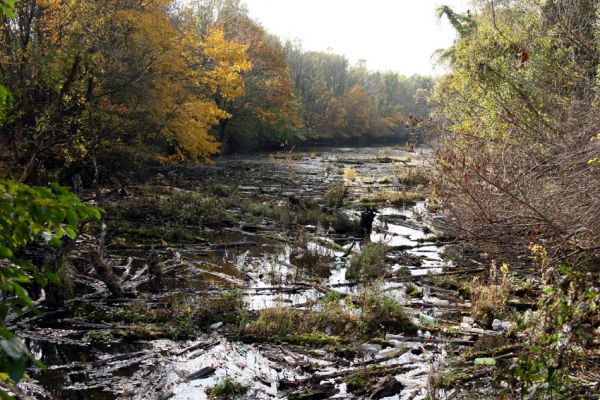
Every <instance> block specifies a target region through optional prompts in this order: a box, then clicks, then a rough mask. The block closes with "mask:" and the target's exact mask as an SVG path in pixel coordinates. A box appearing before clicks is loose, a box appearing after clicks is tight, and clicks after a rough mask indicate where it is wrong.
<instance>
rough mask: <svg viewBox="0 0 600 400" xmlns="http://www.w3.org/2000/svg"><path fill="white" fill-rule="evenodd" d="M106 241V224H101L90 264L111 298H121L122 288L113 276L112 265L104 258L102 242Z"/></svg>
mask: <svg viewBox="0 0 600 400" xmlns="http://www.w3.org/2000/svg"><path fill="white" fill-rule="evenodd" d="M105 240H106V224H102V233H101V234H100V240H99V241H98V246H97V247H96V249H95V251H94V252H92V264H93V265H94V267H95V268H96V273H97V274H98V276H100V279H101V280H102V281H103V282H104V283H105V284H106V287H108V290H109V291H110V293H111V295H112V296H113V297H122V296H123V288H122V287H121V283H120V282H119V279H118V278H117V276H116V275H115V273H114V271H113V268H112V265H111V264H110V263H109V262H108V261H106V259H105V258H104V242H105Z"/></svg>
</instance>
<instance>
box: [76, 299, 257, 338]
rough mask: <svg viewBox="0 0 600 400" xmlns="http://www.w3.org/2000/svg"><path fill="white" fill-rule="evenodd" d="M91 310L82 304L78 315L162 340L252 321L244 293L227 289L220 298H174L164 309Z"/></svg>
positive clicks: (140, 305)
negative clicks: (145, 331) (158, 334)
mask: <svg viewBox="0 0 600 400" xmlns="http://www.w3.org/2000/svg"><path fill="white" fill-rule="evenodd" d="M91 307H92V305H87V306H86V305H81V306H79V307H78V308H77V309H76V310H75V311H76V312H75V314H76V315H78V316H79V315H81V316H85V317H86V318H87V319H88V320H91V321H93V322H108V323H121V324H123V323H124V324H128V325H130V328H135V329H137V330H143V329H142V328H144V327H145V328H144V329H150V330H152V331H156V332H158V331H160V332H162V337H169V338H176V339H185V338H189V337H194V336H197V333H198V330H201V329H204V328H207V327H208V326H209V325H211V324H214V323H216V322H224V323H226V324H229V325H235V326H237V325H238V324H245V322H246V321H247V319H248V310H247V308H246V303H245V302H244V300H243V293H242V292H241V291H239V290H227V291H223V292H222V293H221V294H220V295H219V296H215V297H208V296H207V297H203V298H201V299H196V300H190V298H189V297H187V296H184V295H178V296H173V297H172V298H171V299H170V300H169V301H167V302H166V303H165V304H164V305H163V306H162V307H157V306H153V305H150V304H147V303H145V302H130V303H127V304H125V305H123V306H122V307H120V308H118V309H117V310H116V311H115V312H110V313H109V312H105V311H100V310H97V309H92V308H91Z"/></svg>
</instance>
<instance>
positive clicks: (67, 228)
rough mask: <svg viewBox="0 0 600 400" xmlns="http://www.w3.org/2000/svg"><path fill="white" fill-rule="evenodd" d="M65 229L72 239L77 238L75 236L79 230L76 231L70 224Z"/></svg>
mask: <svg viewBox="0 0 600 400" xmlns="http://www.w3.org/2000/svg"><path fill="white" fill-rule="evenodd" d="M63 229H64V231H65V233H66V234H67V236H69V237H70V238H71V239H75V237H76V236H77V232H75V230H74V229H73V228H71V227H70V226H65V227H64V228H63Z"/></svg>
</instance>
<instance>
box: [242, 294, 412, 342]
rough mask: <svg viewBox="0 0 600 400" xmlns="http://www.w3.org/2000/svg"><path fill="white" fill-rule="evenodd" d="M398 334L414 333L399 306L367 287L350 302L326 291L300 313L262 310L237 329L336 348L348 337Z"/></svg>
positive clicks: (278, 339)
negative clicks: (319, 298) (321, 297)
mask: <svg viewBox="0 0 600 400" xmlns="http://www.w3.org/2000/svg"><path fill="white" fill-rule="evenodd" d="M400 331H402V332H413V331H414V326H413V325H412V323H411V322H410V319H409V318H408V316H407V315H406V313H405V312H404V309H403V308H402V305H400V304H399V303H397V302H396V301H395V300H394V299H393V298H391V297H389V296H383V295H382V293H381V291H380V290H379V289H378V288H377V287H375V286H370V287H369V288H367V289H365V291H364V292H363V293H361V295H360V296H358V297H356V298H354V299H353V300H350V298H345V299H342V295H341V294H339V293H337V292H330V293H329V294H327V295H326V296H325V297H324V298H323V299H321V301H320V302H319V303H317V304H314V305H311V306H308V307H307V308H306V309H303V310H300V309H296V308H292V307H278V308H272V309H266V310H262V311H260V312H259V313H258V315H257V317H256V318H255V319H254V320H253V321H252V322H250V323H249V324H247V325H245V326H244V327H243V328H242V329H241V330H240V336H242V337H246V338H261V339H263V340H268V341H271V342H273V341H274V342H286V343H292V344H298V345H304V346H309V347H323V346H332V347H336V348H339V347H340V344H342V343H345V342H347V341H348V340H350V338H360V339H366V338H369V339H371V338H373V336H374V335H378V334H383V333H387V332H396V333H397V332H400Z"/></svg>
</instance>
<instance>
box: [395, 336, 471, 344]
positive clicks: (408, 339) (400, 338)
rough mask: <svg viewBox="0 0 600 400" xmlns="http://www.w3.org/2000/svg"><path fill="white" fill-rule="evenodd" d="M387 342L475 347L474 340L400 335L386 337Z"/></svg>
mask: <svg viewBox="0 0 600 400" xmlns="http://www.w3.org/2000/svg"><path fill="white" fill-rule="evenodd" d="M385 340H396V341H398V342H418V343H442V344H458V345H461V346H473V345H474V344H475V341H474V340H464V339H438V338H424V337H417V336H415V337H411V336H400V335H391V334H389V333H388V334H387V335H385Z"/></svg>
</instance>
